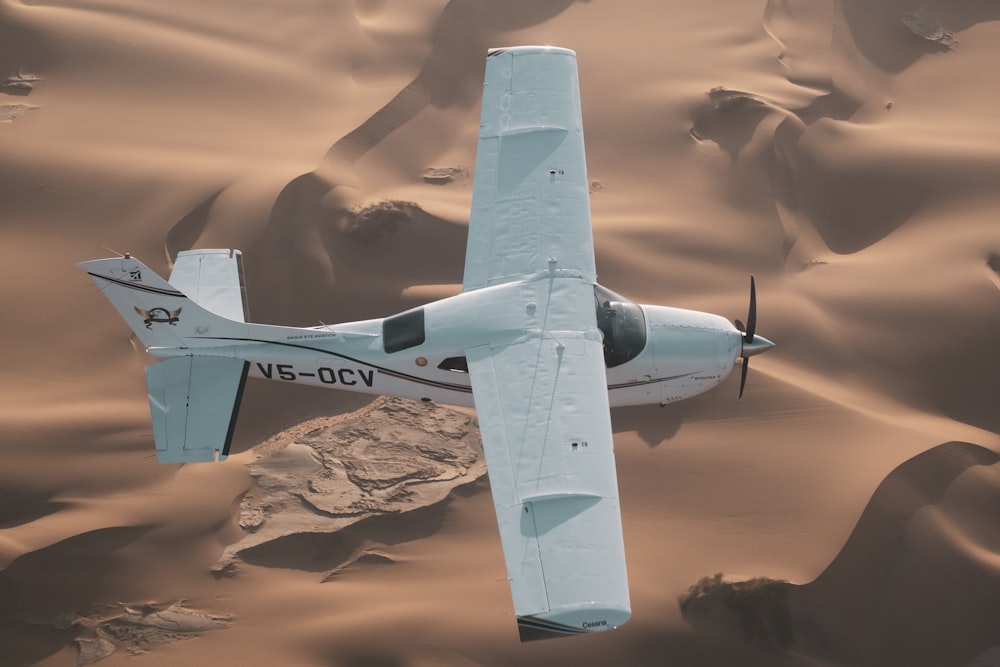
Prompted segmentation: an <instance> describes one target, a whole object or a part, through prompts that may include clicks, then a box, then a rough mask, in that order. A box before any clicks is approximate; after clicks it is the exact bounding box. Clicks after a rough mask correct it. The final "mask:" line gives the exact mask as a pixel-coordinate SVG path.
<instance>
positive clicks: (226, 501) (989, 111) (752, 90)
mask: <svg viewBox="0 0 1000 667" xmlns="http://www.w3.org/2000/svg"><path fill="white" fill-rule="evenodd" d="M917 10H922V11H921V12H918V13H916V14H914V12H916V11H917ZM904 19H906V20H904ZM998 19H1000V5H998V4H997V3H996V2H991V1H989V0H966V1H963V2H952V3H946V2H942V1H936V0H872V1H870V2H861V1H855V0H841V1H835V0H769V1H765V0H755V1H750V0H732V1H728V2H713V3H691V2H676V1H673V0H670V1H666V2H664V1H661V0H656V1H653V0H630V1H629V2H620V3H619V2H610V1H608V0H592V1H591V2H575V3H574V2H571V1H569V0H562V1H560V0H544V1H543V0H513V1H504V2H500V1H499V0H497V1H493V2H489V1H487V0H451V1H450V2H449V1H447V0H381V1H380V0H358V1H357V2H348V1H346V0H344V1H341V2H310V1H306V0H282V1H280V2H279V1H277V0H274V1H270V2H267V1H262V2H253V3H248V2H238V1H236V0H220V1H218V2H209V3H205V2H195V1H194V0H175V1H174V2H170V3H163V2H153V1H151V0H127V1H126V0H82V1H81V0H74V1H73V2H61V1H58V0H57V1H52V2H26V1H15V0H0V81H7V85H4V86H2V87H0V120H2V121H4V122H3V123H0V225H2V237H0V238H2V243H0V267H2V268H0V272H2V273H0V279H2V284H3V285H4V288H3V290H2V295H3V297H2V298H3V300H2V303H0V307H2V312H3V327H2V329H0V344H2V346H3V349H4V350H5V354H4V355H3V357H2V360H3V363H2V366H0V392H2V394H0V567H3V568H6V569H5V570H3V571H2V572H0V665H7V664H34V663H37V664H41V665H48V666H57V665H72V664H74V662H75V661H76V660H77V653H76V648H75V645H74V643H73V641H72V639H73V636H74V632H76V631H77V630H74V629H72V628H71V629H69V630H57V629H54V628H52V627H51V625H52V623H53V620H54V619H56V618H57V617H59V615H60V614H66V613H67V612H69V611H74V610H75V611H76V612H78V613H85V612H87V611H88V610H92V609H96V608H99V607H101V606H102V605H113V604H116V603H126V604H129V605H135V606H141V605H143V604H145V603H156V604H158V605H161V606H165V605H169V604H170V603H173V602H176V601H178V600H182V599H183V600H186V602H185V604H186V605H188V606H189V607H191V608H194V609H201V610H205V611H207V612H210V613H213V614H218V615H220V616H226V615H231V616H232V617H233V622H232V624H231V626H230V627H229V628H228V629H224V630H218V631H212V632H207V633H205V634H204V635H202V636H200V637H198V638H196V639H192V640H189V641H181V642H175V643H168V644H162V645H158V646H157V647H156V648H154V649H153V650H151V651H150V652H148V653H144V654H142V655H139V656H135V657H130V656H128V655H127V654H125V653H123V652H118V653H115V654H114V655H113V656H111V657H110V658H108V659H107V660H106V661H105V662H104V663H102V664H107V665H109V666H110V665H125V664H129V665H177V664H191V665H229V664H232V665H273V664H283V665H330V664H335V665H367V664H383V665H439V664H445V665H472V664H486V665H501V664H529V665H542V664H546V665H550V664H574V665H575V664H611V663H614V664H676V665H720V664H760V665H772V664H774V665H814V664H824V665H826V664H831V665H832V664H844V665H853V664H859V665H894V664H906V665H968V664H970V663H972V661H973V660H974V659H975V657H976V656H977V655H979V654H981V653H983V652H986V651H987V650H988V649H990V648H991V647H993V646H995V645H1000V537H998V535H1000V491H998V490H1000V467H998V465H997V464H996V463H995V457H994V458H990V457H991V455H993V454H995V453H997V452H1000V435H998V434H1000V410H998V409H997V399H998V396H1000V380H998V371H1000V346H998V345H997V338H998V332H1000V225H998V221H997V212H998V210H1000V206H998V204H1000V187H998V184H1000V115H998V113H1000V112H998V109H1000V87H998V83H997V82H998V81H1000V79H998V77H997V65H998V63H1000V20H998ZM915 32H917V33H920V34H922V35H923V36H919V35H918V34H915ZM523 43H547V44H558V45H561V46H566V47H570V48H573V49H575V50H576V51H577V52H578V54H579V64H580V68H581V71H580V76H581V87H582V96H583V109H584V120H585V126H586V128H585V129H586V133H587V141H588V167H589V174H590V178H591V179H592V180H593V181H597V183H598V185H596V186H595V191H594V194H593V196H592V209H593V218H594V233H595V240H596V247H597V263H598V269H599V272H600V278H601V281H602V283H604V284H606V285H608V286H610V287H612V288H613V289H616V290H618V291H621V292H624V293H625V294H626V295H628V296H630V297H632V298H634V299H635V300H637V301H640V302H646V303H662V304H669V305H677V306H683V307H691V308H697V309H700V310H707V311H711V312H719V313H723V314H726V315H727V316H729V317H743V316H744V314H745V311H746V282H747V278H746V277H747V274H749V273H751V272H752V273H754V274H755V275H756V276H757V280H758V294H759V302H760V308H759V310H760V317H759V330H760V332H761V333H762V334H764V335H766V336H768V337H769V338H771V339H772V340H774V341H776V342H777V343H778V347H777V348H776V349H775V350H774V351H773V352H771V353H769V354H768V355H765V356H764V357H760V358H756V359H754V366H753V370H752V372H751V375H750V380H749V386H748V393H747V396H746V397H745V398H744V400H743V401H742V403H737V401H736V393H737V383H738V380H735V379H733V378H731V379H730V380H729V381H727V382H726V383H725V384H724V385H723V386H722V387H720V388H719V389H718V390H716V391H715V392H713V393H710V394H708V395H705V396H703V397H700V398H697V399H694V400H692V401H689V402H687V403H685V404H680V405H677V406H673V407H670V408H667V409H662V410H661V409H658V408H655V407H650V408H633V409H626V410H620V411H616V412H615V413H614V414H613V419H614V422H615V427H616V431H617V438H616V443H617V455H618V470H619V476H620V484H621V501H622V509H623V518H624V524H625V538H626V543H627V552H628V563H629V574H630V581H631V589H632V596H633V611H634V615H633V620H632V621H631V622H630V623H629V624H628V625H626V626H625V627H623V628H622V629H620V630H618V631H616V632H614V633H611V634H607V635H603V636H591V637H582V638H574V639H568V640H562V641H557V642H539V643H535V644H531V645H520V644H519V643H518V642H517V636H516V629H515V625H514V622H513V618H512V612H511V607H510V598H509V592H508V589H507V584H506V581H505V580H504V577H505V573H504V567H503V558H502V554H501V551H500V545H499V540H498V535H497V531H496V526H495V520H494V517H493V513H492V507H491V501H490V496H489V492H488V485H487V484H485V483H482V482H481V483H479V484H477V485H475V486H474V487H473V492H468V493H463V494H460V495H457V496H454V497H453V498H452V499H451V500H449V501H447V502H446V503H445V504H442V505H437V506H435V507H434V508H431V509H430V510H427V511H422V512H418V513H415V516H414V518H413V521H412V523H411V524H407V526H406V528H405V529H402V528H401V529H400V531H399V534H398V535H397V536H396V537H395V538H393V537H392V536H390V538H386V539H384V540H382V542H383V544H382V545H381V546H380V547H379V549H380V551H381V552H383V553H387V554H388V555H390V556H391V559H392V560H393V561H394V562H393V563H390V564H386V563H359V564H357V565H355V566H352V567H350V568H348V570H346V571H345V572H343V573H341V574H340V575H339V576H338V577H336V578H335V579H334V580H332V581H331V582H329V583H320V580H321V578H322V574H321V573H317V572H313V571H307V570H301V569H292V568H288V567H284V566H283V565H282V562H281V559H280V558H278V559H277V561H276V562H273V563H259V564H255V565H246V566H243V567H242V569H241V570H240V572H239V574H238V575H237V576H236V577H234V578H230V579H220V580H216V579H214V578H212V577H211V575H210V574H209V568H210V567H211V565H212V564H213V563H215V562H216V560H217V559H218V557H219V556H220V554H221V553H222V551H223V549H224V548H225V546H226V545H227V544H229V543H232V542H234V541H236V540H237V539H239V536H240V530H239V528H238V526H237V525H236V521H237V518H238V515H239V511H238V505H239V497H240V496H241V494H242V493H244V491H245V490H246V489H247V488H248V485H249V484H250V477H249V475H248V472H247V469H246V466H245V463H246V457H239V456H237V457H234V460H232V461H229V462H227V463H225V464H220V465H200V466H198V465H194V466H185V467H174V466H158V465H156V463H155V459H154V457H153V454H152V443H151V437H152V436H151V429H150V425H149V416H148V412H147V407H146V402H145V400H146V399H145V392H144V386H143V374H142V367H143V365H144V364H146V363H148V361H149V359H148V358H147V357H146V356H145V354H144V353H143V352H142V351H141V350H136V349H135V347H134V346H133V344H132V342H131V341H130V340H129V337H128V332H127V330H126V329H125V327H124V326H123V325H122V323H121V322H120V321H118V319H117V318H116V317H115V316H114V314H113V312H112V310H111V309H110V308H109V307H108V306H107V304H106V303H105V302H104V300H103V298H102V297H101V295H100V294H99V293H98V292H97V291H96V289H95V288H94V287H93V286H92V285H91V284H90V282H89V281H88V280H87V278H86V276H85V275H83V274H82V273H81V272H79V271H78V270H76V269H74V268H73V265H74V264H75V263H76V262H78V261H82V260H85V259H91V258H95V257H100V256H107V255H108V254H109V252H108V251H107V250H104V249H102V247H101V246H102V245H106V246H108V247H110V248H113V249H115V250H120V251H124V250H128V251H131V252H132V253H134V254H135V255H137V256H139V257H141V258H142V259H143V260H144V261H145V262H147V263H148V264H150V265H151V266H152V267H154V268H155V269H157V270H158V271H160V272H161V273H163V274H166V273H167V272H168V264H167V258H168V255H169V256H172V255H173V254H175V253H176V252H177V251H179V250H183V249H186V248H191V247H237V248H241V249H242V250H243V251H244V252H245V256H246V259H247V269H248V283H249V287H250V299H251V303H250V312H251V315H252V316H253V317H254V319H255V320H257V321H264V322H281V323H288V324H302V325H308V324H314V323H316V322H317V320H322V321H325V322H336V321H344V320H350V319H359V318H363V317H375V316H381V315H385V314H388V313H391V312H395V311H399V310H402V309H404V308H406V307H409V306H412V305H416V304H418V303H420V302H421V301H422V300H426V299H429V298H436V297H438V296H440V295H443V294H447V293H450V292H452V291H454V290H455V289H456V287H455V284H456V283H459V282H460V281H461V272H462V266H463V252H464V243H465V228H464V227H465V225H466V223H467V216H468V205H469V200H470V196H471V181H470V179H469V178H468V177H463V176H461V172H458V173H459V176H458V177H457V178H455V179H454V180H453V181H452V182H451V183H448V184H446V185H433V184H428V183H426V182H425V181H424V180H423V178H422V174H423V173H424V172H425V170H426V169H428V168H431V167H458V166H465V167H470V166H471V165H473V164H474V159H475V146H476V133H477V130H478V115H479V95H480V90H481V88H480V83H481V78H482V71H483V57H484V55H485V52H486V49H487V48H488V47H490V46H499V45H511V44H523ZM8 76H10V77H12V78H11V79H7V78H5V77H8ZM26 77H27V78H26ZM31 77H36V78H31ZM29 84H30V85H29ZM713 89H717V90H714V92H711V93H710V91H713ZM7 121H9V122H7ZM383 200H399V201H402V202H412V203H413V206H410V205H407V206H402V207H398V209H399V212H401V213H402V214H403V215H402V221H400V222H398V223H397V226H396V228H395V231H393V230H391V229H388V228H387V229H385V230H384V233H383V236H382V237H381V238H380V239H378V240H376V241H375V242H370V243H367V244H366V243H364V242H363V240H362V239H359V238H357V232H356V231H352V230H356V227H357V224H358V221H359V219H360V220H362V221H364V220H367V218H364V216H361V217H360V218H359V216H358V211H360V210H362V208H363V207H365V206H368V205H371V204H374V203H377V202H380V201H383ZM352 211H353V213H352ZM397 219H398V216H397V218H394V217H393V215H384V216H382V217H377V216H376V221H382V222H383V223H386V222H387V221H388V224H389V227H391V225H392V222H393V220H397ZM352 233H353V234H354V235H353V236H352ZM247 393H248V395H247V398H246V403H245V405H244V409H243V412H242V414H241V418H240V424H239V428H238V431H237V442H236V448H237V449H238V450H246V449H248V448H249V447H251V446H252V445H253V444H254V443H256V442H258V441H260V440H261V439H263V438H264V437H265V436H266V435H267V434H270V433H273V432H274V431H276V430H278V429H280V428H282V427H284V426H287V425H290V424H293V423H295V422H297V421H299V420H301V419H304V418H306V417H312V416H317V415H321V414H330V413H337V412H343V411H347V410H350V409H354V408H356V407H358V406H360V405H362V404H363V403H364V401H363V400H361V399H358V398H357V397H354V396H351V395H347V394H341V393H337V392H325V393H324V392H310V391H306V390H304V389H294V388H288V387H276V386H267V385H263V384H258V385H252V386H251V387H249V388H248V392H247ZM950 442H965V443H971V445H975V446H976V447H969V446H968V445H946V446H945V447H944V448H943V449H941V448H939V449H934V448H935V447H937V446H938V445H942V444H943V443H950ZM932 450H933V451H932ZM942 452H943V453H942ZM924 453H926V454H924ZM922 454H923V456H922V457H918V458H916V459H913V457H917V456H918V455H922ZM928 457H929V458H928ZM910 459H913V460H912V461H911V460H910ZM942 461H943V462H945V463H942ZM904 463H905V465H903V464H904ZM900 466H902V467H900ZM894 470H895V472H894V473H893V474H892V475H891V476H890V472H892V471H894ZM887 477H888V479H887ZM883 480H885V483H884V484H883ZM880 485H881V486H880ZM901 489H902V490H901ZM873 495H874V496H875V498H874V499H873ZM869 500H872V505H871V506H869V507H868V509H867V510H866V509H865V508H866V505H868V503H869ZM887 533H888V534H891V535H894V536H895V537H894V538H893V539H888V538H885V535H886V534H887ZM849 537H850V540H848V538H849ZM335 565H336V564H335V563H332V564H331V565H330V567H331V568H332V567H334V566H335ZM828 566H829V569H828ZM715 572H723V573H725V574H726V575H727V577H728V578H731V579H741V578H749V577H753V576H768V577H773V578H779V579H786V580H789V581H791V582H794V583H796V584H808V585H804V586H802V587H801V588H796V589H793V593H792V594H790V596H789V598H788V603H789V605H791V609H792V615H793V619H794V620H795V621H796V623H797V625H796V635H795V641H794V643H793V644H792V646H791V649H790V650H789V651H785V650H780V649H775V648H771V649H768V648H762V647H760V646H757V645H752V644H748V643H747V642H746V641H744V638H743V635H742V633H741V631H740V629H739V627H737V626H735V625H733V624H732V623H733V622H730V625H727V621H726V617H725V615H724V614H722V615H717V616H712V614H711V613H709V614H708V615H707V616H706V617H705V618H703V619H701V620H699V619H698V618H683V617H682V616H681V613H680V610H679V608H678V605H677V598H678V596H679V595H681V594H682V593H684V591H686V590H687V588H688V586H690V585H691V584H693V583H694V582H695V581H697V580H698V579H699V578H700V577H702V576H705V575H711V574H713V573H715ZM817 577H818V579H817ZM813 580H816V581H815V583H814V584H810V583H809V582H813ZM706 619H707V620H706ZM713 619H714V620H713ZM992 655H993V656H994V657H993V658H983V660H982V661H981V662H980V664H988V663H987V662H986V661H987V660H993V659H995V658H996V652H994V653H992ZM992 664H998V663H997V662H993V663H992Z"/></svg>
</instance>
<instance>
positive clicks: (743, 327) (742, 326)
mask: <svg viewBox="0 0 1000 667" xmlns="http://www.w3.org/2000/svg"><path fill="white" fill-rule="evenodd" d="M733 324H735V325H736V328H737V329H739V330H740V332H741V333H746V332H747V325H745V324H743V320H733Z"/></svg>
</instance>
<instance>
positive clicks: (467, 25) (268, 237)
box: [166, 0, 575, 324]
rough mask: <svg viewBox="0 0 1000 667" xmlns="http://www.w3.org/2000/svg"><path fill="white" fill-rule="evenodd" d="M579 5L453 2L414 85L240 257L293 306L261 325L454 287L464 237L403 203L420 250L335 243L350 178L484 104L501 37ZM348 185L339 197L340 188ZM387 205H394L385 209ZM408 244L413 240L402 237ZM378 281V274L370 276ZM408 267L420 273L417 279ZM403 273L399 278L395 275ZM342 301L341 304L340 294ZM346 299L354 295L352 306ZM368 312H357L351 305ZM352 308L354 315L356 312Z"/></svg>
mask: <svg viewBox="0 0 1000 667" xmlns="http://www.w3.org/2000/svg"><path fill="white" fill-rule="evenodd" d="M574 2H575V0H546V1H544V2H539V1H537V0H513V1H511V2H504V3H495V2H489V1H488V0H452V1H451V2H449V3H448V4H447V5H446V6H445V8H444V9H443V11H442V12H441V15H440V18H439V20H438V23H437V26H436V28H435V30H434V33H433V35H432V37H431V52H430V55H429V56H428V58H427V61H426V62H425V64H424V66H423V68H422V69H421V71H420V72H419V74H418V75H417V76H416V78H415V79H414V80H413V81H412V82H410V83H409V84H408V85H407V86H406V87H404V88H403V89H402V90H401V91H400V92H399V93H397V94H396V96H395V97H393V98H392V99H391V100H390V101H389V102H388V103H386V105H385V106H383V107H382V108H381V109H379V110H377V111H376V112H375V113H373V114H372V115H371V116H370V117H369V118H368V119H367V120H366V121H365V122H363V123H362V124H361V125H359V126H358V127H356V128H354V129H353V130H351V131H350V132H348V133H347V134H345V135H344V136H343V137H341V138H340V139H339V140H338V141H336V142H335V143H334V144H333V145H332V146H331V147H330V148H329V150H328V151H327V154H326V156H325V157H324V159H323V162H322V164H321V165H320V166H319V167H318V168H317V169H316V170H315V171H312V172H309V173H306V174H302V175H300V176H298V177H296V178H294V179H293V180H291V181H290V182H289V183H288V184H287V185H285V187H284V188H283V189H282V191H281V192H280V193H279V195H278V196H277V198H276V199H275V202H274V205H273V207H272V210H271V213H270V216H269V219H268V222H267V225H266V227H265V229H264V232H263V234H262V235H261V236H260V237H259V239H258V240H257V242H255V243H253V244H252V245H251V247H246V248H242V250H244V252H245V253H246V255H245V258H246V260H247V264H246V270H247V281H248V284H249V285H250V286H251V288H252V286H253V285H254V284H260V285H265V284H266V285H268V286H269V291H270V292H271V293H272V294H295V295H296V298H294V299H284V300H281V301H280V302H275V301H274V300H273V299H271V300H269V301H268V302H262V301H259V302H257V303H254V304H252V305H253V310H252V312H255V313H257V314H259V315H260V317H261V319H259V320H258V321H262V322H281V323H283V324H295V323H303V322H304V323H308V324H314V323H315V319H316V316H317V312H316V311H315V306H312V307H310V306H309V305H308V304H310V303H312V304H317V303H321V302H324V301H325V302H326V304H325V306H324V308H325V312H326V313H330V314H332V317H331V319H335V320H337V321H344V320H349V319H364V318H368V317H374V316H376V315H377V316H382V315H384V314H386V313H390V312H396V311H399V310H402V309H404V308H405V307H407V306H408V305H416V304H404V303H403V302H402V301H401V300H400V298H399V297H400V294H401V292H402V291H403V289H405V288H406V287H409V286H411V285H413V284H431V283H451V282H455V281H456V279H457V278H458V276H460V275H461V266H462V262H461V258H462V257H463V256H464V249H465V237H466V231H465V228H464V225H463V224H455V223H450V222H447V221H444V220H441V219H439V218H435V217H433V216H430V215H428V214H427V213H426V212H424V211H423V210H421V209H420V207H419V206H417V205H416V204H410V203H408V202H403V203H404V204H408V205H409V207H410V209H409V212H408V214H409V216H410V224H409V225H408V226H409V227H411V228H413V229H415V230H417V233H419V234H421V236H420V238H419V241H420V242H419V244H413V243H411V241H412V240H413V239H412V235H410V234H407V233H404V231H403V230H402V229H401V230H400V231H399V234H398V237H399V238H398V242H397V243H396V244H395V246H394V247H393V248H391V249H390V250H389V252H388V253H386V252H384V251H385V250H386V249H387V246H389V245H391V244H392V241H393V239H382V240H380V241H379V242H378V243H373V244H369V245H368V246H367V247H365V246H361V245H359V244H352V243H350V240H349V239H347V240H345V239H343V238H339V237H338V234H337V233H336V230H337V229H338V228H340V229H342V228H343V227H344V226H345V221H346V224H347V225H348V226H349V224H350V221H351V219H352V218H354V217H357V216H358V214H359V213H361V212H360V211H358V210H356V208H355V206H353V205H352V203H351V201H350V200H351V197H353V196H356V194H357V193H356V192H354V186H355V185H356V184H355V183H354V181H355V178H354V176H353V174H352V167H353V166H354V164H356V163H357V162H358V160H360V159H361V158H362V157H364V156H365V155H366V154H367V153H368V152H370V151H371V150H372V149H373V148H375V147H376V146H378V145H379V143H380V142H382V141H383V140H384V139H385V138H386V137H388V136H389V135H390V134H391V133H392V132H394V131H395V130H397V129H399V128H400V127H402V126H403V125H405V124H406V123H408V122H409V121H411V120H412V119H413V118H414V117H415V116H416V115H417V114H418V113H420V112H421V111H423V110H424V109H426V108H428V107H434V108H438V109H444V108H449V107H455V106H459V107H463V108H464V107H470V106H472V105H475V104H477V103H478V101H479V99H480V96H481V83H482V74H483V59H484V57H485V55H486V52H487V49H489V48H490V47H492V46H497V41H498V40H500V41H502V36H503V33H504V32H506V31H510V30H517V29H521V28H526V27H529V26H532V25H536V24H538V23H542V22H544V21H547V20H549V19H550V18H552V17H553V16H556V15H557V14H559V13H561V12H563V11H565V10H566V9H567V8H568V7H570V6H571V5H573V4H574ZM345 184H346V185H349V186H350V187H348V188H344V187H342V186H344V185H345ZM218 195H219V193H216V194H214V195H212V196H211V197H209V198H208V199H207V200H205V201H204V202H202V203H201V204H199V205H198V206H197V207H195V208H194V209H193V210H192V211H191V212H190V213H189V214H188V215H187V216H185V217H184V219H182V220H181V221H180V222H178V223H177V224H176V225H175V226H174V228H173V229H172V230H171V232H170V233H169V234H168V238H167V244H166V245H167V251H168V254H170V255H171V256H174V255H176V253H177V252H178V251H180V250H185V249H187V248H190V247H192V246H193V245H194V244H195V243H196V242H197V239H198V237H200V236H201V234H202V232H203V231H204V229H205V226H206V224H207V223H208V218H209V213H210V208H211V206H212V204H213V202H214V201H215V199H216V198H217V197H218ZM390 203H393V202H390ZM408 237H409V238H408ZM414 247H420V248H421V249H422V251H426V249H433V253H432V254H433V256H430V257H428V256H427V254H426V252H423V254H422V255H419V256H416V255H410V254H409V253H407V252H403V249H412V248H414ZM376 266H377V267H378V268H379V271H380V272H379V274H377V275H376V274H374V273H373V271H374V268H375V267H376ZM385 267H389V268H390V270H391V267H401V268H405V269H407V270H408V271H409V273H408V274H407V275H406V276H405V277H404V276H403V275H399V276H397V277H393V276H391V275H390V276H388V277H386V276H384V275H382V270H383V269H384V268H385ZM414 267H419V268H418V270H416V271H414V270H413V269H414ZM400 273H402V271H400ZM338 292H339V293H341V296H339V297H338V294H337V293H338ZM347 292H351V293H352V294H353V295H354V298H353V299H348V298H347V297H346V296H344V295H346V293H347ZM359 292H360V293H361V294H363V295H364V296H365V297H366V298H365V299H364V300H362V302H363V303H364V305H365V307H366V312H354V311H356V309H357V308H358V306H357V304H358V302H359V300H358V299H357V296H358V294H359ZM352 309H354V311H352Z"/></svg>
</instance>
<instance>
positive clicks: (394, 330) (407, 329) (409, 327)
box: [382, 308, 424, 354]
mask: <svg viewBox="0 0 1000 667" xmlns="http://www.w3.org/2000/svg"><path fill="white" fill-rule="evenodd" d="M423 342H424V309H423V308H417V309H416V310H408V311H406V312H405V313H400V314H399V315H393V316H392V317H387V318H385V319H384V320H382V349H384V350H385V351H386V353H387V354H392V353H393V352H399V351H400V350H405V349H407V348H411V347H416V346H417V345H420V344H421V343H423Z"/></svg>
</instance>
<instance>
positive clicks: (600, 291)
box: [594, 285, 646, 368]
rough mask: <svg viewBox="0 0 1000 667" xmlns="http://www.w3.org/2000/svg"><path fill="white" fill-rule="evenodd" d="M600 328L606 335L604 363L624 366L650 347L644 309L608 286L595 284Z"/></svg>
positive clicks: (612, 366)
mask: <svg viewBox="0 0 1000 667" xmlns="http://www.w3.org/2000/svg"><path fill="white" fill-rule="evenodd" d="M594 300H595V301H596V304H595V306H596V308H597V327H598V328H599V329H600V330H601V333H602V334H604V365H605V366H607V367H608V368H614V367H615V366H621V365H622V364H624V363H625V362H626V361H628V360H630V359H634V358H635V357H637V356H639V353H640V352H642V350H643V348H645V347H646V317H645V315H643V313H642V308H641V307H640V306H639V305H637V304H635V303H632V302H631V301H629V300H628V299H626V298H625V297H623V296H621V295H619V294H615V293H614V292H612V291H611V290H609V289H607V288H606V287H601V286H600V285H594Z"/></svg>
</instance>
